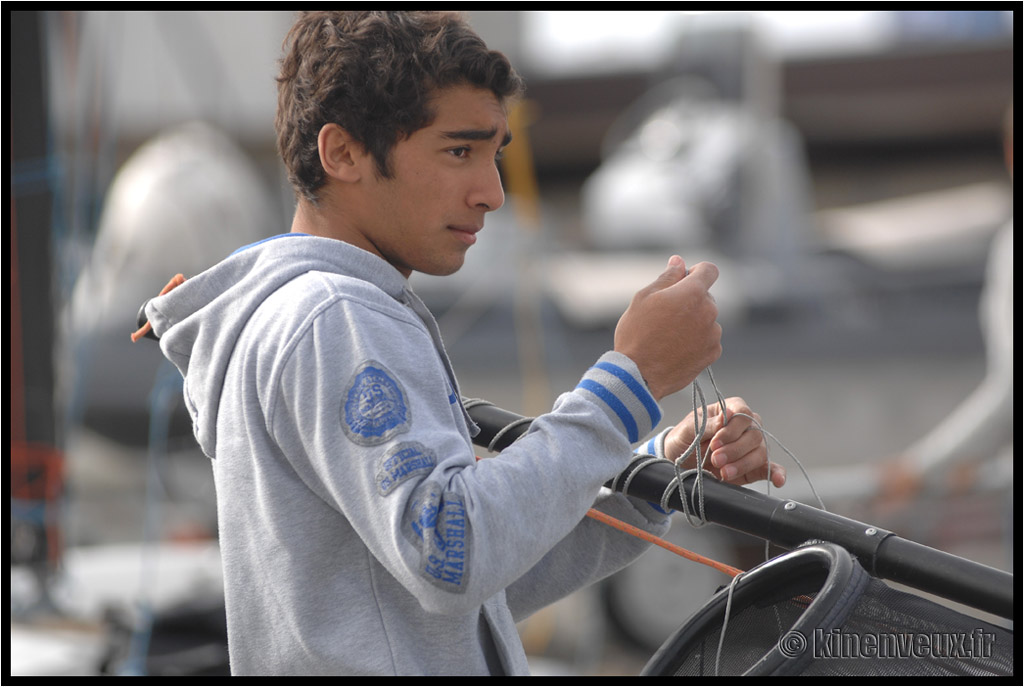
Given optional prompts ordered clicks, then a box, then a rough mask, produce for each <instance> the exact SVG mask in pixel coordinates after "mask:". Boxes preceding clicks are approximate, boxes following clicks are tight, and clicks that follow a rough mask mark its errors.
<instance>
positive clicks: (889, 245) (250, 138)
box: [4, 10, 1019, 676]
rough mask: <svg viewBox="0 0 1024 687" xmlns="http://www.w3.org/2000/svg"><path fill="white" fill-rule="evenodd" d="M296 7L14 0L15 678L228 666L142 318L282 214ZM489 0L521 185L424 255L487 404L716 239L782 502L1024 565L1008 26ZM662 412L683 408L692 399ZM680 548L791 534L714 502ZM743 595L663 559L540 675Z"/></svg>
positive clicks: (722, 297) (553, 387)
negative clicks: (744, 525) (446, 265)
mask: <svg viewBox="0 0 1024 687" xmlns="http://www.w3.org/2000/svg"><path fill="white" fill-rule="evenodd" d="M291 18H292V15H291V13H289V12H201V11H178V12H152V11H143V12H114V11H102V12H75V11H11V12H6V13H5V15H4V22H5V23H7V24H8V29H9V30H8V34H7V35H8V36H9V41H8V45H9V46H10V47H9V52H8V64H9V70H8V74H9V80H10V84H11V88H10V90H9V100H8V102H9V103H10V110H11V119H10V122H11V124H10V133H9V137H8V140H9V144H8V145H10V147H11V156H10V159H11V191H10V194H11V195H10V202H11V213H10V216H11V233H10V236H11V256H12V257H11V270H12V279H11V282H10V287H9V288H10V289H11V291H10V294H11V295H10V304H11V305H10V320H9V323H10V328H9V331H10V332H11V334H10V340H9V345H10V349H9V350H10V351H11V363H10V379H11V382H10V388H11V399H10V407H11V414H10V418H11V420H10V436H11V466H10V477H9V483H10V485H11V515H10V522H11V528H10V538H9V540H8V554H9V557H10V561H11V630H12V633H11V643H10V644H11V650H12V651H11V655H12V659H11V673H12V674H13V675H99V674H119V675H153V676H158V675H186V674H188V675H201V674H217V673H219V672H220V671H223V670H224V669H225V666H226V663H225V661H226V654H225V651H224V641H223V636H224V630H223V602H222V598H221V597H220V568H219V559H218V552H217V546H216V532H217V524H216V512H215V496H214V491H213V482H212V476H211V474H210V466H209V461H208V460H207V459H206V458H205V457H203V456H202V455H201V453H200V452H199V450H198V448H197V447H196V446H195V443H194V440H193V439H192V437H191V430H190V426H189V423H188V420H187V417H186V416H185V412H184V409H183V407H182V404H181V403H180V389H181V387H180V377H179V376H178V375H177V372H176V371H174V370H169V369H168V368H167V367H166V366H165V365H163V364H162V362H161V361H162V357H161V355H160V353H159V350H158V348H157V347H156V346H155V345H154V344H152V343H151V342H149V343H146V342H143V343H139V344H135V345H132V344H131V343H130V342H129V337H128V335H129V333H130V332H131V331H133V330H134V329H135V319H136V313H137V311H138V308H139V306H140V305H141V303H142V302H143V301H144V300H145V299H147V298H149V297H151V296H153V295H155V294H156V293H157V292H158V291H159V290H160V288H161V287H162V286H163V285H164V284H165V283H166V282H167V280H168V279H169V278H170V277H171V276H173V275H174V274H175V273H177V272H182V273H184V274H186V275H189V274H195V273H196V272H198V271H201V270H202V269H204V268H205V267H207V266H209V265H212V264H213V263H215V262H217V261H218V260H220V259H221V258H222V257H224V256H225V255H227V254H228V253H230V252H231V251H232V250H234V248H236V247H238V246H240V245H243V244H245V243H249V242H251V241H252V240H255V239H258V238H261V237H264V236H269V235H272V234H276V233H280V232H283V231H287V230H288V227H289V225H290V221H291V213H292V208H293V197H292V192H291V190H290V188H289V187H288V184H287V182H286V179H285V175H284V172H283V168H282V167H281V165H280V163H279V161H278V159H277V156H276V152H275V142H274V134H273V117H274V111H275V106H276V90H275V84H274V76H275V74H276V61H277V59H278V57H279V53H280V47H281V43H282V40H283V38H284V35H285V33H286V31H287V29H288V27H289V25H290V23H291ZM469 18H470V20H471V22H472V24H473V25H474V26H475V27H476V28H477V30H478V31H479V32H480V34H481V35H482V36H483V37H484V38H485V40H486V41H487V42H488V44H489V45H491V47H493V48H495V49H499V50H502V51H504V52H505V53H506V54H507V55H509V57H510V58H511V60H512V62H513V64H515V65H516V66H517V68H518V69H519V70H520V71H521V72H522V74H523V75H524V76H525V78H526V80H527V84H528V92H527V97H526V99H525V101H524V102H523V103H521V104H520V105H519V106H518V107H517V108H516V110H515V111H514V112H513V113H512V116H511V119H510V121H511V123H512V125H513V127H514V128H515V129H516V131H515V134H516V135H515V143H514V144H513V145H512V146H511V147H510V149H509V151H508V154H507V156H506V159H505V163H504V164H505V168H504V170H503V176H504V179H505V182H506V186H507V193H508V202H507V203H506V205H505V207H504V208H502V210H500V211H499V212H497V213H494V214H493V215H492V216H490V217H489V219H488V224H487V230H486V232H485V233H484V234H483V235H482V236H483V240H482V241H481V242H480V244H479V245H478V246H477V247H475V248H474V250H473V251H472V252H471V253H470V255H469V259H468V260H467V264H466V266H465V268H464V269H463V270H462V271H461V272H459V273H458V274H457V275H454V276H453V277H449V278H445V279H435V278H429V277H422V276H420V275H414V277H413V285H414V287H415V288H416V289H417V291H418V292H419V293H420V294H421V295H422V296H423V298H424V300H426V301H427V303H428V305H430V306H431V308H432V309H433V310H434V312H435V314H436V315H437V316H438V320H439V323H440V325H441V328H442V332H443V334H444V335H445V339H446V342H447V346H448V350H449V353H450V355H451V357H452V359H453V362H454V364H455V366H456V369H457V371H458V373H459V375H460V380H461V383H462V387H463V392H464V393H465V394H466V395H467V396H471V397H478V398H486V399H489V400H490V401H492V402H494V403H496V404H497V405H499V406H503V407H506V408H509V409H512V410H516V411H518V412H522V413H524V414H529V415H534V414H538V413H541V412H544V410H545V409H547V408H549V407H550V405H551V403H552V402H553V400H554V398H555V397H556V396H557V395H558V394H559V393H560V392H562V391H564V390H567V389H570V388H571V387H572V386H574V385H575V382H576V380H577V379H578V378H579V376H580V375H581V374H582V373H583V372H584V371H585V370H586V368H587V367H588V366H589V365H590V364H591V363H592V362H593V360H594V359H595V358H596V357H597V356H598V355H600V354H601V353H602V352H603V351H605V350H607V349H608V348H610V346H611V336H612V331H613V328H614V325H615V322H616V320H617V318H618V316H619V314H621V312H622V310H623V309H624V308H625V306H626V304H628V302H629V298H630V297H631V295H632V294H633V292H634V291H635V290H636V289H637V288H639V287H642V286H643V285H645V284H647V283H649V282H650V281H651V280H652V279H653V278H654V277H655V276H656V275H657V274H659V273H660V272H661V270H662V268H663V265H664V264H665V261H666V260H667V258H668V256H669V255H671V254H672V253H679V254H681V255H682V256H683V257H684V258H685V259H686V260H687V262H688V263H689V264H693V263H695V262H697V261H700V260H712V261H714V262H716V263H717V264H718V265H719V268H720V270H721V275H722V276H721V278H720V280H719V282H718V283H716V285H715V287H714V289H713V293H714V294H715V297H716V300H717V301H718V303H719V306H720V311H721V321H722V324H723V327H724V332H725V333H724V339H723V345H724V354H723V356H722V358H721V359H720V361H719V362H717V363H716V364H715V366H714V372H715V379H716V381H717V383H718V386H719V387H720V388H721V390H722V392H723V394H725V395H726V396H734V395H737V396H743V397H744V398H745V399H746V400H747V401H748V402H749V403H750V405H751V406H752V407H753V408H754V409H755V410H757V412H758V413H760V415H761V416H762V418H763V419H764V423H765V427H766V429H768V431H770V432H771V433H772V435H774V436H775V437H777V438H778V440H779V441H781V442H782V443H783V444H784V445H785V448H786V450H788V451H789V452H790V453H792V454H793V456H795V457H797V458H798V459H799V460H800V462H801V463H802V465H803V467H804V468H805V469H806V471H807V474H808V477H809V480H808V479H805V478H804V476H803V475H802V474H801V470H800V468H799V466H797V465H796V464H795V463H794V462H793V460H792V459H791V458H790V456H789V454H788V453H785V452H784V451H783V450H782V449H781V448H780V447H779V446H777V445H775V444H773V445H772V447H771V450H772V458H773V460H776V461H777V462H780V463H782V464H783V465H784V466H785V467H786V468H787V470H788V473H789V484H787V486H786V487H785V488H783V489H782V490H780V492H779V493H780V495H782V496H786V497H789V498H794V499H797V500H806V501H807V502H809V503H814V504H816V503H817V502H816V501H814V500H813V498H814V495H813V493H812V492H811V490H810V487H809V484H813V485H814V487H815V488H816V491H817V492H818V495H819V496H820V497H821V498H822V499H823V500H824V502H825V505H826V507H827V508H828V509H829V510H832V511H834V512H837V513H840V514H842V515H847V516H850V517H855V518H858V519H861V520H864V521H867V522H871V523H872V524H876V525H879V526H882V527H886V528H888V529H891V530H894V531H896V532H897V533H899V534H901V535H903V536H904V537H907V538H910V539H913V540H915V541H918V542H920V543H924V544H927V545H929V546H933V547H936V548H940V549H943V550H946V551H950V552H953V553H956V554H958V555H962V556H964V557H967V558H970V559H972V560H976V561H978V562H983V563H986V564H988V565H992V566H994V567H998V568H1001V569H1005V570H1010V569H1011V565H1012V554H1013V551H1012V541H1013V540H1012V526H1011V523H1012V520H1013V505H1014V499H1013V495H1014V491H1015V485H1016V480H1015V472H1014V470H1013V466H1012V459H1013V458H1014V456H1015V448H1016V435H1015V430H1014V429H1013V428H1014V426H1015V421H1014V420H1015V418H1016V416H1015V415H1014V410H1013V396H1014V393H1013V392H1014V391H1015V387H1014V384H1015V381H1014V375H1013V357H1012V354H1013V350H1014V348H1015V345H1014V344H1015V343H1016V342H1015V341H1014V339H1013V337H1014V327H1013V324H1014V313H1015V309H1014V307H1013V300H1014V282H1013V279H1014V277H1013V257H1012V256H1013V252H1012V242H1013V237H1012V229H1013V227H1012V222H1013V217H1014V204H1013V198H1014V185H1013V183H1014V182H1013V177H1012V152H1010V151H1012V150H1013V138H1012V129H1013V122H1014V118H1013V114H1012V109H1010V106H1011V104H1012V102H1013V100H1014V98H1015V96H1016V83H1017V82H1016V80H1015V79H1014V64H1015V63H1017V62H1019V54H1018V53H1017V52H1016V48H1015V42H1014V33H1015V26H1016V21H1017V15H1016V13H1015V12H1012V11H993V10H979V11H882V10H875V11H830V12H829V11H817V12H812V11H775V12H768V11H750V12H680V11H671V12H670V11H647V12H543V11H497V12H471V13H469ZM652 335H657V333H653V334H652ZM704 384H705V387H706V388H709V387H708V385H707V383H706V382H705V383H704ZM664 405H665V409H666V424H669V423H672V422H674V421H675V420H676V419H680V418H682V417H683V415H685V413H687V412H688V411H689V410H690V409H692V401H691V395H690V393H689V392H688V391H684V392H682V393H680V394H677V395H676V396H674V397H672V398H670V399H668V400H667V401H666V403H665V404H664ZM900 460H902V463H899V462H898V461H900ZM900 464H902V465H916V466H917V469H916V470H906V469H903V470H898V469H897V468H896V466H897V465H900ZM896 476H899V479H896ZM670 538H671V539H672V541H673V542H675V543H677V544H680V545H682V546H685V547H687V548H691V549H693V550H696V551H697V552H698V553H702V554H704V555H708V556H711V557H713V558H717V559H718V560H720V561H722V562H724V563H726V564H729V565H733V566H737V567H744V568H746V567H750V566H752V565H755V564H756V563H757V562H758V561H759V560H763V558H764V556H765V551H764V548H763V544H762V543H761V542H757V541H750V540H749V539H747V538H745V537H744V536H743V535H739V534H737V533H733V532H731V531H726V530H723V529H721V528H717V529H716V527H715V526H708V527H705V528H699V529H695V528H692V527H690V526H689V525H688V524H687V523H686V522H685V521H680V522H677V523H676V527H674V528H673V532H672V534H671V537H670ZM727 582H728V578H726V577H724V576H723V575H722V574H721V573H718V572H716V571H714V570H712V569H710V568H704V567H702V566H699V565H697V564H695V563H691V562H689V561H687V560H684V559H681V558H678V557H676V556H674V555H673V554H670V553H668V552H666V551H663V550H661V549H654V550H652V551H651V552H649V553H648V554H645V556H644V557H643V558H641V559H640V560H639V561H638V562H637V563H636V564H635V565H633V566H632V567H631V568H629V569H627V570H626V571H624V572H623V573H620V574H619V575H616V576H615V577H613V578H612V579H611V580H609V581H608V582H606V583H603V584H601V585H599V586H597V587H595V588H592V589H588V590H585V591H583V592H580V593H579V594H576V595H574V596H573V597H570V598H569V599H566V600H565V601H563V602H561V603H559V604H557V605H555V606H553V607H551V608H550V609H547V610H545V611H543V612H541V613H539V614H537V615H536V616H535V617H533V618H531V619H530V620H528V621H526V622H524V623H523V625H522V628H521V629H522V635H523V640H524V644H525V645H526V647H527V651H528V653H529V655H530V657H531V661H532V662H533V665H534V669H535V671H536V672H537V673H539V674H552V675H635V674H636V673H637V672H639V670H640V669H641V668H642V667H643V665H644V663H645V662H646V660H647V658H649V657H650V655H651V654H652V653H653V651H654V650H655V649H656V648H657V647H658V646H659V645H660V644H661V642H663V641H664V640H665V638H666V637H668V636H669V635H670V634H671V633H672V631H673V630H674V629H675V628H676V627H677V626H679V625H680V624H682V623H683V621H684V620H686V618H687V616H688V615H689V614H691V613H693V612H694V611H696V610H697V609H698V608H699V607H700V605H701V604H702V603H703V602H704V601H705V600H707V599H708V598H709V597H710V595H711V594H712V593H713V592H714V591H715V589H716V588H718V587H719V586H721V585H723V584H725V583H727Z"/></svg>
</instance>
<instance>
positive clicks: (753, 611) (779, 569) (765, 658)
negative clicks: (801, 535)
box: [643, 545, 1013, 677]
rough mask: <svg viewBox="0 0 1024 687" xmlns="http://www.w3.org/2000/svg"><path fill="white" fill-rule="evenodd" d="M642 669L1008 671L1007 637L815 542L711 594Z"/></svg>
mask: <svg viewBox="0 0 1024 687" xmlns="http://www.w3.org/2000/svg"><path fill="white" fill-rule="evenodd" d="M727 604H728V605H729V606H730V618H729V621H728V623H727V624H726V632H725V636H724V638H723V637H722V619H723V618H724V616H725V608H726V605H727ZM720 643H721V651H719V646H720ZM716 663H717V666H716ZM643 674H644V675H675V676H713V675H716V674H717V675H752V676H759V675H802V676H815V677H825V676H867V675H877V676H893V677H896V676H910V675H914V676H928V677H931V676H960V675H962V676H989V675H1012V674H1013V633H1012V632H1011V631H1009V630H1006V629H1003V628H1000V627H997V626H994V625H992V624H990V623H987V622H984V621H982V620H979V619H976V618H973V617H970V616H966V615H963V614H961V613H958V612H956V611H953V610H951V609H949V608H946V607H945V606H942V605H939V604H937V603H935V602H933V601H930V600H928V599H924V598H922V597H919V596H916V595H914V594H910V593H906V592H902V591H899V590H896V589H893V588H892V587H890V586H888V585H887V584H885V583H884V582H881V581H880V580H878V579H875V578H873V577H871V576H870V575H868V574H867V572H865V571H864V569H863V568H862V567H861V566H860V564H859V563H857V561H856V560H854V559H853V558H852V556H850V555H849V554H848V553H847V552H846V551H845V550H843V549H842V548H840V547H836V546H832V545H821V546H813V547H808V548H806V549H801V550H799V551H796V552H793V553H791V554H786V555H785V556H780V557H779V558H777V559H774V560H772V561H769V562H768V563H765V564H764V565H762V566H759V567H758V568H756V569H754V570H752V571H751V572H750V573H748V574H747V575H745V576H744V577H743V578H741V579H740V580H739V581H738V583H737V584H736V585H735V586H734V587H733V589H732V590H731V598H730V590H729V589H725V590H723V591H721V592H719V594H717V595H715V597H713V598H712V599H711V600H710V601H709V602H708V604H706V605H705V606H704V607H703V608H702V609H701V610H700V611H698V612H697V613H696V614H695V615H694V616H693V617H692V618H691V619H690V620H689V621H688V622H687V623H686V624H685V625H684V626H683V627H682V628H680V629H679V630H678V631H677V632H676V633H675V634H674V635H673V636H672V637H671V638H670V639H669V640H668V641H666V642H665V644H664V645H663V646H662V647H661V648H660V649H659V650H658V652H657V653H656V654H655V655H654V657H652V659H651V661H650V662H649V663H648V665H647V667H646V668H645V669H644V672H643Z"/></svg>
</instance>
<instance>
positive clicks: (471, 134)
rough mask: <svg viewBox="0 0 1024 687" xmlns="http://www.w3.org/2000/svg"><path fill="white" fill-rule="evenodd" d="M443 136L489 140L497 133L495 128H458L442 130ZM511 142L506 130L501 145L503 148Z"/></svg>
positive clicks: (465, 139)
mask: <svg viewBox="0 0 1024 687" xmlns="http://www.w3.org/2000/svg"><path fill="white" fill-rule="evenodd" d="M441 135H442V136H444V137H445V138H448V139H451V140H454V141H490V140H491V139H492V138H494V137H495V136H497V135H498V130H497V129H459V130H456V131H444V132H442V133H441ZM511 142H512V133H511V132H506V133H505V138H504V139H502V142H501V147H502V148H504V147H505V146H507V145H508V144H509V143H511Z"/></svg>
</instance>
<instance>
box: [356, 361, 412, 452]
mask: <svg viewBox="0 0 1024 687" xmlns="http://www.w3.org/2000/svg"><path fill="white" fill-rule="evenodd" d="M342 417H343V419H344V422H343V425H342V427H343V429H344V430H345V434H347V435H348V437H349V438H350V439H351V440H352V441H354V442H356V443H357V444H361V445H363V446H375V445H377V444H383V443H384V442H385V441H387V440H389V439H390V438H391V437H393V436H395V435H397V434H401V433H402V432H406V431H408V430H409V408H408V405H407V401H406V396H405V392H404V391H403V390H402V387H401V386H400V385H399V383H398V382H397V381H396V380H395V378H394V376H393V375H392V374H391V373H390V372H389V371H388V369H387V368H386V367H384V366H383V365H381V364H380V363H378V362H376V361H372V360H371V361H368V362H365V363H363V365H362V366H360V368H359V369H358V370H357V371H356V373H355V375H354V376H353V377H352V382H351V383H350V384H349V387H348V392H347V394H346V395H345V407H344V408H343V411H342Z"/></svg>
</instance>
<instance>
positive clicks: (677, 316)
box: [615, 255, 722, 401]
mask: <svg viewBox="0 0 1024 687" xmlns="http://www.w3.org/2000/svg"><path fill="white" fill-rule="evenodd" d="M717 279H718V268H717V267H715V266H714V265H712V264H711V263H707V262H702V263H699V264H697V265H695V266H694V267H693V269H691V270H690V271H689V272H687V270H686V265H685V264H684V263H683V260H682V258H680V257H679V256H678V255H674V256H672V258H671V259H670V260H669V263H668V267H667V268H666V269H665V271H664V272H662V274H661V276H659V277H658V278H657V279H656V280H655V281H654V282H653V283H652V284H651V285H649V286H647V287H645V288H643V289H641V290H640V291H639V292H637V294H636V295H635V296H634V297H633V300H632V302H631V303H630V305H629V308H628V309H627V310H626V312H625V313H624V314H623V315H622V318H621V319H619V323H618V325H617V326H616V328H615V350H616V351H617V352H619V353H622V354H624V355H626V356H629V358H630V359H631V360H632V361H633V362H634V363H636V366H637V367H638V368H639V369H640V374H641V375H642V376H643V378H644V381H646V382H647V387H648V389H649V390H650V392H651V395H652V396H654V398H655V399H656V400H659V401H660V400H661V399H662V398H664V397H665V396H668V395H670V394H673V393H675V392H677V391H679V390H680V389H682V388H684V387H686V386H687V385H688V384H690V382H692V381H693V380H694V379H696V378H697V375H699V374H700V373H701V372H702V371H703V370H704V369H705V368H706V367H708V366H709V365H710V364H711V363H713V362H715V361H716V360H717V359H718V356H720V355H721V354H722V344H721V339H722V327H721V326H720V325H719V324H718V322H716V318H717V317H718V307H717V306H716V305H715V300H714V299H713V298H712V297H711V294H710V293H708V289H710V288H711V285H712V284H714V283H715V281H716V280H717Z"/></svg>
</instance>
